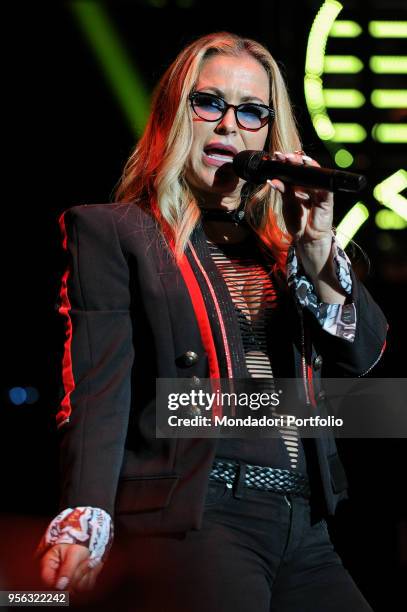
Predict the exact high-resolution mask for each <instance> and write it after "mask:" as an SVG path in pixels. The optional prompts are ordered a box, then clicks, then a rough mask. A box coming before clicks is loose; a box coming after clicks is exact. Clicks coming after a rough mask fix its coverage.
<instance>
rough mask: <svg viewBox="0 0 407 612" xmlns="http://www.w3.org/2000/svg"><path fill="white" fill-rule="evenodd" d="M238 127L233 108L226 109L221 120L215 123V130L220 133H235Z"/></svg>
mask: <svg viewBox="0 0 407 612" xmlns="http://www.w3.org/2000/svg"><path fill="white" fill-rule="evenodd" d="M238 129H239V126H238V125H237V123H236V116H235V111H234V109H233V108H228V110H227V111H226V113H225V114H224V116H223V117H222V119H221V120H220V121H219V122H218V123H217V125H216V130H215V131H218V130H219V131H220V132H221V133H225V132H227V133H230V132H236V131H237V130H238Z"/></svg>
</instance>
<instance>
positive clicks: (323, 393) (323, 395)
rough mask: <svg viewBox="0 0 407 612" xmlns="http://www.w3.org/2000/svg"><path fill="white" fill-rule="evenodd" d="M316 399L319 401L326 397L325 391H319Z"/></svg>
mask: <svg viewBox="0 0 407 612" xmlns="http://www.w3.org/2000/svg"><path fill="white" fill-rule="evenodd" d="M317 399H318V400H320V401H321V402H322V401H323V400H324V399H326V393H325V391H320V392H319V393H318V395H317Z"/></svg>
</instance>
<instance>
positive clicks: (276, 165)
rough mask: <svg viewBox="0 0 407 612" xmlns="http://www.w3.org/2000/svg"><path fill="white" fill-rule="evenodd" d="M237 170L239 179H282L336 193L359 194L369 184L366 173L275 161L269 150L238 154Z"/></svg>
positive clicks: (255, 180) (234, 161) (256, 180)
mask: <svg viewBox="0 0 407 612" xmlns="http://www.w3.org/2000/svg"><path fill="white" fill-rule="evenodd" d="M233 170H234V171H235V173H236V174H237V176H239V177H240V178H242V179H245V180H246V181H250V182H252V183H265V182H266V181H267V180H268V179H280V180H281V181H284V182H286V183H292V184H293V185H302V186H304V187H313V188H316V189H327V190H328V191H333V192H338V191H350V192H358V191H361V190H362V189H363V188H364V187H366V185H367V180H366V177H365V176H363V175H362V174H354V173H353V172H343V171H342V170H332V169H331V168H318V167H315V166H305V165H303V164H287V163H284V162H281V161H274V160H273V159H271V158H270V155H269V154H268V153H266V152H265V151H241V152H240V153H237V155H235V157H234V159H233Z"/></svg>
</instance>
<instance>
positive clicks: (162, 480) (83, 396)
mask: <svg viewBox="0 0 407 612" xmlns="http://www.w3.org/2000/svg"><path fill="white" fill-rule="evenodd" d="M60 225H61V231H62V234H63V244H64V247H65V249H66V253H67V257H68V264H67V268H66V271H65V274H64V276H63V279H62V286H61V295H60V299H59V302H58V308H59V312H60V314H61V315H63V317H64V321H65V329H66V341H65V350H64V357H63V368H62V371H63V393H62V396H61V402H60V405H59V409H58V414H57V424H58V432H59V436H60V472H61V495H60V500H59V506H60V510H62V509H64V508H67V507H74V506H95V507H100V508H103V509H104V510H106V511H107V512H109V513H110V515H111V516H112V517H114V519H115V525H116V527H118V526H119V527H121V528H123V529H125V530H128V531H129V532H132V533H135V534H147V533H164V532H179V531H185V530H188V529H199V528H200V526H201V521H202V513H203V502H204V498H205V495H206V490H207V484H208V475H209V470H210V467H211V465H212V461H213V459H214V456H215V452H216V444H217V439H210V438H194V439H182V438H178V439H169V438H161V439H160V438H155V414H154V411H155V393H156V391H155V379H156V378H177V377H182V378H187V377H192V376H197V377H202V378H207V377H209V376H212V377H216V376H218V377H219V376H220V377H222V378H230V377H236V378H245V377H249V373H248V371H247V368H246V364H245V359H244V352H243V347H242V343H241V338H240V332H239V325H238V319H237V316H236V314H235V310H234V305H233V303H232V300H231V298H230V295H229V292H228V290H227V287H226V284H225V282H224V280H223V278H222V277H221V275H220V274H219V272H218V271H217V269H216V265H215V264H214V262H213V261H212V259H211V256H210V253H209V249H208V246H207V243H206V239H205V234H204V232H203V229H202V227H201V225H198V227H197V228H195V230H194V232H193V235H192V238H191V241H190V245H189V247H188V249H187V252H186V257H184V264H183V265H182V266H181V267H178V266H177V265H175V264H174V262H173V260H172V259H171V257H170V255H169V253H168V250H167V249H165V247H164V243H163V240H162V238H161V236H160V233H159V231H158V229H157V227H156V224H155V221H154V220H153V218H152V217H151V216H150V215H149V214H148V213H147V212H145V211H143V210H142V209H141V208H139V207H138V206H136V205H134V204H94V205H81V206H75V207H73V208H70V209H68V210H66V211H65V212H64V213H63V214H62V216H61V218H60ZM276 282H281V278H280V279H276ZM285 299H286V307H285V308H280V309H279V312H280V315H279V316H280V317H281V322H280V323H279V321H278V319H277V321H276V323H275V330H274V332H273V338H272V342H271V343H270V350H271V352H272V351H273V350H275V347H278V359H275V360H273V372H274V373H275V374H276V375H280V376H285V377H291V376H296V377H297V376H298V377H303V378H304V388H306V395H308V396H313V397H315V404H316V406H315V408H316V410H318V409H319V407H320V404H321V403H323V394H322V393H320V392H319V387H318V378H319V377H320V375H321V372H322V374H323V375H326V376H363V375H364V374H366V373H367V372H368V371H369V370H370V369H371V368H372V367H373V366H374V365H375V363H376V362H377V361H378V359H379V358H380V356H381V354H382V352H383V350H384V345H385V336H386V330H387V323H386V320H385V318H384V316H383V314H382V312H381V310H380V309H379V307H378V306H377V304H376V303H375V302H374V301H373V300H372V298H371V296H370V295H369V293H368V292H367V290H366V289H365V287H364V286H363V285H362V284H361V283H360V282H359V281H358V280H357V278H356V277H355V276H354V275H353V297H352V299H353V301H355V303H356V307H357V332H356V338H355V340H354V342H353V343H351V342H349V341H347V340H344V339H341V338H338V337H335V336H332V335H331V334H328V333H327V332H325V331H324V330H323V329H322V328H321V327H320V325H319V324H318V322H317V321H316V320H315V319H314V316H313V315H312V314H311V313H309V312H308V311H307V310H304V311H301V309H298V308H297V307H296V305H295V301H294V298H293V297H292V296H291V294H290V293H289V292H286V293H285ZM188 351H193V353H195V354H196V357H195V358H192V359H189V358H188V355H187V353H188ZM322 359H323V366H322V368H321V362H322ZM275 364H277V368H279V370H278V371H275V368H276V365H275ZM311 401H312V397H311ZM304 442H306V443H307V444H306V446H307V448H308V450H307V452H308V453H309V455H308V461H309V465H313V466H314V471H313V477H312V478H313V490H314V497H315V499H316V498H317V497H318V500H317V503H320V504H322V506H321V507H323V511H324V512H325V513H326V514H334V512H335V508H336V505H337V503H338V501H339V500H341V499H344V498H345V497H346V496H347V492H346V488H347V481H346V476H345V472H344V470H343V467H342V464H341V462H340V459H339V456H338V453H337V449H336V446H335V440H334V438H333V437H331V436H329V435H328V436H327V437H326V438H323V439H320V438H318V439H308V440H304ZM308 461H307V465H308ZM316 492H318V493H316Z"/></svg>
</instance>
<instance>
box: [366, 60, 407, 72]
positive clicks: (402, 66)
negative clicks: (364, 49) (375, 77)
mask: <svg viewBox="0 0 407 612" xmlns="http://www.w3.org/2000/svg"><path fill="white" fill-rule="evenodd" d="M369 67H370V70H371V71H372V72H375V73H376V74H406V73H407V55H372V57H371V58H370V60H369Z"/></svg>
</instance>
